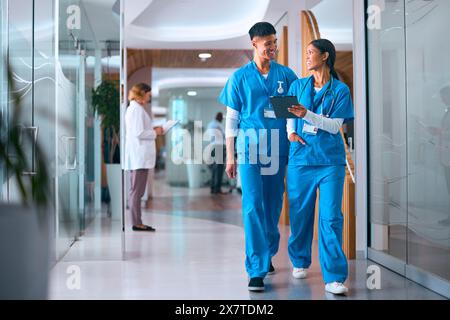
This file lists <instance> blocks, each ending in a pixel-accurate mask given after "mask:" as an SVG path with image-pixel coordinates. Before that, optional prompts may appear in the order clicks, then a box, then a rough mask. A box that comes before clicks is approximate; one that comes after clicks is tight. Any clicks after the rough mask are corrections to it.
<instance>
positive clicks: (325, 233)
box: [287, 165, 348, 283]
mask: <svg viewBox="0 0 450 320" xmlns="http://www.w3.org/2000/svg"><path fill="white" fill-rule="evenodd" d="M344 179H345V166H299V165H289V166H288V173H287V186H288V187H287V188H288V196H289V210H290V212H289V215H290V221H291V236H290V238H289V243H288V251H289V257H290V259H291V262H292V264H293V265H294V267H295V268H309V267H310V265H311V245H312V239H313V234H314V210H315V205H316V195H317V193H316V192H317V189H319V191H320V193H319V194H320V196H319V225H318V229H319V261H320V267H321V269H322V277H323V280H324V282H325V283H330V282H334V281H337V282H342V283H344V282H345V280H346V279H347V276H348V265H347V258H346V257H345V254H344V251H343V250H342V228H343V223H344V219H343V215H342V209H341V208H342V194H343V188H344Z"/></svg>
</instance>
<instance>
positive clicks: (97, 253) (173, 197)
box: [50, 187, 442, 300]
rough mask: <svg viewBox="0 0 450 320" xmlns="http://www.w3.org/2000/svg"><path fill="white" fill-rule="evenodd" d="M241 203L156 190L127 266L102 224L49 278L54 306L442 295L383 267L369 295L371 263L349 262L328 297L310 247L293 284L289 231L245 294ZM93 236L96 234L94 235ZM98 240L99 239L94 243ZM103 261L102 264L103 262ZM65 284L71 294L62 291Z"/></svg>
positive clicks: (233, 197)
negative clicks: (260, 287) (262, 283)
mask: <svg viewBox="0 0 450 320" xmlns="http://www.w3.org/2000/svg"><path fill="white" fill-rule="evenodd" d="M240 204H241V202H240V197H239V195H237V194H236V193H234V194H230V195H221V196H211V195H210V194H209V192H208V189H200V190H189V189H183V188H168V187H163V188H159V190H156V188H155V194H154V199H153V202H152V203H150V204H149V208H151V210H150V209H147V210H146V211H145V215H144V222H146V223H148V224H151V225H153V226H155V227H156V228H157V232H156V233H153V234H148V233H133V232H132V231H130V226H129V225H128V226H127V228H126V235H125V247H126V254H125V256H124V258H125V259H124V260H121V259H120V258H117V259H116V257H117V256H116V255H117V253H118V252H120V251H121V248H122V247H121V245H122V242H121V237H120V224H119V225H115V223H113V224H112V225H110V226H109V227H110V229H111V226H112V227H113V229H114V230H115V231H114V232H108V233H106V236H104V237H99V236H98V234H105V232H103V233H102V232H98V231H99V230H100V231H101V230H104V229H105V228H106V229H108V220H105V218H100V219H98V221H96V222H95V223H94V224H93V225H92V229H93V230H88V231H87V232H86V236H85V237H83V238H82V239H81V241H79V242H77V243H76V244H75V245H74V246H73V247H72V249H71V250H70V252H69V254H68V255H67V256H66V257H65V259H64V260H63V261H61V262H59V263H58V264H57V265H56V266H55V267H54V269H53V270H52V273H51V287H50V298H51V299H176V300H178V299H183V300H192V299H221V300H229V299H243V300H248V299H442V297H440V296H439V295H437V294H435V293H433V292H431V291H429V290H427V289H425V288H423V287H421V286H419V285H417V284H415V283H413V282H411V281H409V280H406V279H405V278H403V277H401V276H399V275H397V274H395V273H393V272H390V271H389V270H387V269H384V268H382V267H381V290H369V289H367V287H366V279H367V274H366V272H367V267H368V266H369V265H372V264H374V263H372V262H371V261H367V260H356V261H350V263H349V271H350V276H349V279H348V281H347V285H348V286H349V287H350V293H349V294H348V295H347V297H335V296H332V295H328V294H325V292H324V285H323V283H322V279H321V273H320V268H319V265H318V262H317V248H316V246H314V250H313V252H314V259H313V260H314V262H313V265H312V267H311V272H310V277H309V278H308V279H306V280H296V279H293V278H292V277H291V275H290V272H291V266H290V262H289V258H288V256H287V252H286V244H287V239H288V236H289V228H288V227H284V226H281V227H280V231H281V245H280V252H279V254H278V255H277V256H276V257H275V258H274V265H275V267H276V269H277V273H276V274H275V275H273V276H270V277H268V278H267V279H266V288H267V290H266V292H264V293H249V292H248V290H247V275H246V274H245V270H244V259H245V256H244V234H243V230H242V226H241V217H240V209H239V207H240ZM95 230H97V231H95ZM96 235H97V236H96ZM102 257H105V258H102ZM71 266H76V267H79V271H80V289H79V290H77V288H75V289H74V290H71V289H70V288H72V286H71V285H70V284H73V283H76V282H71V281H72V280H73V274H68V273H67V271H68V270H69V271H70V269H68V268H69V267H71ZM68 282H69V286H68V285H67V284H68Z"/></svg>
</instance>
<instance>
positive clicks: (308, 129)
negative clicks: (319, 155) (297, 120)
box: [303, 122, 319, 136]
mask: <svg viewBox="0 0 450 320" xmlns="http://www.w3.org/2000/svg"><path fill="white" fill-rule="evenodd" d="M318 131H319V128H317V127H316V126H313V125H311V124H309V123H306V122H305V124H304V125H303V133H305V134H309V135H313V136H315V135H317V132H318Z"/></svg>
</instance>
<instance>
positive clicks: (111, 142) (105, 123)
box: [92, 80, 122, 219]
mask: <svg viewBox="0 0 450 320" xmlns="http://www.w3.org/2000/svg"><path fill="white" fill-rule="evenodd" d="M118 87H119V84H118V83H116V82H113V81H108V80H105V81H103V82H102V83H101V84H100V85H99V86H98V87H97V88H96V89H94V90H92V108H93V110H94V112H95V113H97V115H98V116H99V117H100V118H101V122H102V131H103V134H104V139H103V141H104V146H103V148H104V151H105V152H104V158H105V163H106V171H107V179H108V188H109V193H110V195H111V203H110V206H111V213H112V216H113V218H116V219H118V218H119V217H120V216H121V208H122V202H121V200H122V197H121V196H120V194H121V192H122V191H121V190H122V182H121V181H122V180H121V179H122V168H121V165H120V153H119V150H120V148H119V145H120V139H119V133H120V92H119V89H118Z"/></svg>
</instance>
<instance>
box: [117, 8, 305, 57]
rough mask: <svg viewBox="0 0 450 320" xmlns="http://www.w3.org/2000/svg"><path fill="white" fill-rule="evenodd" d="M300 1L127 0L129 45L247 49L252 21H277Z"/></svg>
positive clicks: (147, 47)
mask: <svg viewBox="0 0 450 320" xmlns="http://www.w3.org/2000/svg"><path fill="white" fill-rule="evenodd" d="M300 1H302V0H298V1H297V2H296V1H292V0H252V1H242V0H227V1H213V0H127V1H126V2H125V5H126V7H125V21H126V24H127V25H126V29H125V37H126V45H127V47H129V48H141V49H155V48H158V49H248V48H249V47H250V41H249V37H248V30H249V29H250V27H251V26H252V25H253V24H255V23H256V22H258V21H268V22H271V23H273V24H275V23H276V22H277V21H278V20H279V19H280V18H281V17H282V16H283V15H284V13H285V12H286V11H287V10H288V8H291V7H294V6H298V5H299V2H300ZM136 3H139V5H136ZM137 8H140V9H139V10H143V11H141V12H139V10H138V9H137ZM142 8H144V9H142Z"/></svg>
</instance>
